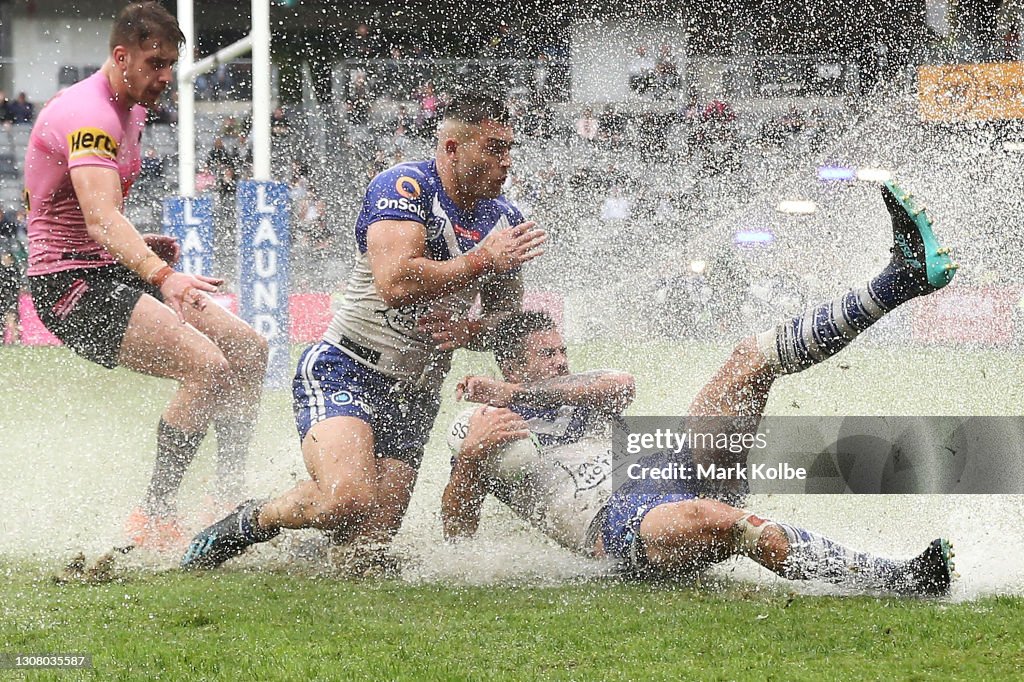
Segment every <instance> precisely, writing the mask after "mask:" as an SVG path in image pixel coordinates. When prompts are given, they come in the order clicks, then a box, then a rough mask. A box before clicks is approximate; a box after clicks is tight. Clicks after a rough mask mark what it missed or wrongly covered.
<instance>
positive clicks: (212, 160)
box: [206, 137, 241, 178]
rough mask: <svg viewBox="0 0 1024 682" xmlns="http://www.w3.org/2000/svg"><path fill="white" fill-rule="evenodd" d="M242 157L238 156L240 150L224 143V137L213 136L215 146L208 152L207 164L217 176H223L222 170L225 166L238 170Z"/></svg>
mask: <svg viewBox="0 0 1024 682" xmlns="http://www.w3.org/2000/svg"><path fill="white" fill-rule="evenodd" d="M240 161H241V159H239V157H238V151H237V150H235V149H229V148H228V146H227V145H226V144H224V138H223V137H215V138H213V147H212V148H211V149H210V151H209V152H208V153H207V154H206V166H207V168H209V169H210V171H211V172H212V173H213V174H214V175H215V176H216V177H218V178H219V177H221V175H222V173H221V171H222V170H224V169H225V168H231V169H233V170H235V171H237V170H238V166H239V165H240Z"/></svg>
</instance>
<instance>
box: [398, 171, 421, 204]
mask: <svg viewBox="0 0 1024 682" xmlns="http://www.w3.org/2000/svg"><path fill="white" fill-rule="evenodd" d="M395 191H396V192H398V193H399V194H401V195H402V196H403V197H405V198H406V199H419V198H420V194H422V193H423V191H422V190H421V189H420V183H418V182H416V181H415V180H413V179H412V178H410V177H409V176H408V175H403V176H402V177H400V178H398V180H396V181H395Z"/></svg>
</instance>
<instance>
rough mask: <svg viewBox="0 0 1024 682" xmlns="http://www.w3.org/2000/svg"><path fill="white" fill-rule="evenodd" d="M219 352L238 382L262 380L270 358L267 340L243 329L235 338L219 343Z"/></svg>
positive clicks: (246, 328)
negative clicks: (225, 358)
mask: <svg viewBox="0 0 1024 682" xmlns="http://www.w3.org/2000/svg"><path fill="white" fill-rule="evenodd" d="M221 350H222V351H223V352H224V355H225V356H226V357H227V359H228V362H230V363H231V368H232V370H233V371H234V373H235V376H237V377H238V378H239V379H240V380H242V381H246V380H248V379H255V380H262V379H263V374H264V373H265V372H266V369H267V359H268V358H269V356H270V350H269V345H268V343H267V340H266V339H265V338H263V337H262V336H260V335H259V334H258V333H256V331H254V330H253V329H251V328H249V327H245V328H244V331H243V332H241V333H239V334H238V335H237V337H232V339H231V340H230V341H229V342H227V343H224V342H221Z"/></svg>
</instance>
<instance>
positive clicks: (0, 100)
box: [0, 90, 14, 125]
mask: <svg viewBox="0 0 1024 682" xmlns="http://www.w3.org/2000/svg"><path fill="white" fill-rule="evenodd" d="M13 122H14V119H12V118H11V102H10V100H8V99H7V93H6V92H4V91H3V90H0V123H3V124H4V125H10V124H11V123H13Z"/></svg>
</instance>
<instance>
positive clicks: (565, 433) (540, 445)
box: [448, 405, 612, 554]
mask: <svg viewBox="0 0 1024 682" xmlns="http://www.w3.org/2000/svg"><path fill="white" fill-rule="evenodd" d="M476 409H479V408H478V407H474V408H471V409H469V410H466V411H465V412H463V413H462V414H461V415H459V417H458V418H457V419H456V420H455V422H454V423H453V424H452V427H451V428H450V429H449V431H448V445H449V447H450V448H451V449H452V453H453V455H455V454H457V453H458V452H459V448H461V447H462V441H463V439H464V438H465V437H466V434H467V433H468V429H469V418H470V416H471V415H472V414H473V412H474V411H475V410H476ZM512 409H513V410H514V411H515V412H517V413H519V414H520V415H521V416H522V417H523V419H525V420H526V423H527V425H528V427H529V429H530V434H531V436H530V438H529V439H523V440H519V441H516V442H514V443H510V444H508V445H506V446H505V447H504V448H502V450H501V452H499V453H498V454H497V455H495V457H493V458H492V459H491V460H490V462H489V463H488V466H487V468H486V469H485V471H484V475H485V481H484V482H485V485H486V487H487V491H488V492H489V493H491V494H492V495H494V496H495V497H497V498H498V499H499V500H500V501H501V502H503V503H504V504H506V505H508V506H509V507H510V508H511V509H512V510H513V511H514V512H515V513H516V514H517V515H518V516H520V517H521V518H523V519H525V520H526V521H528V522H529V523H530V524H531V525H533V526H535V527H537V528H538V529H540V530H541V531H542V532H543V533H545V534H546V535H548V536H549V537H551V538H552V539H554V540H555V541H556V542H558V543H559V544H561V545H563V546H565V547H568V548H569V549H573V550H576V551H578V552H581V553H585V554H589V553H590V551H591V550H592V549H593V540H594V538H593V537H591V536H590V535H589V534H588V531H589V529H590V526H591V524H592V523H593V521H594V518H595V517H596V516H597V514H598V512H599V511H601V508H602V507H604V505H605V503H606V502H607V501H608V498H609V497H610V496H611V492H612V483H611V471H612V439H611V420H610V419H609V417H608V416H607V415H606V414H603V413H600V412H598V411H597V410H593V409H591V408H587V407H573V406H569V405H565V406H562V407H558V408H554V409H543V410H542V409H536V408H530V407H513V408H512ZM452 461H453V462H454V457H453V460H452Z"/></svg>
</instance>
